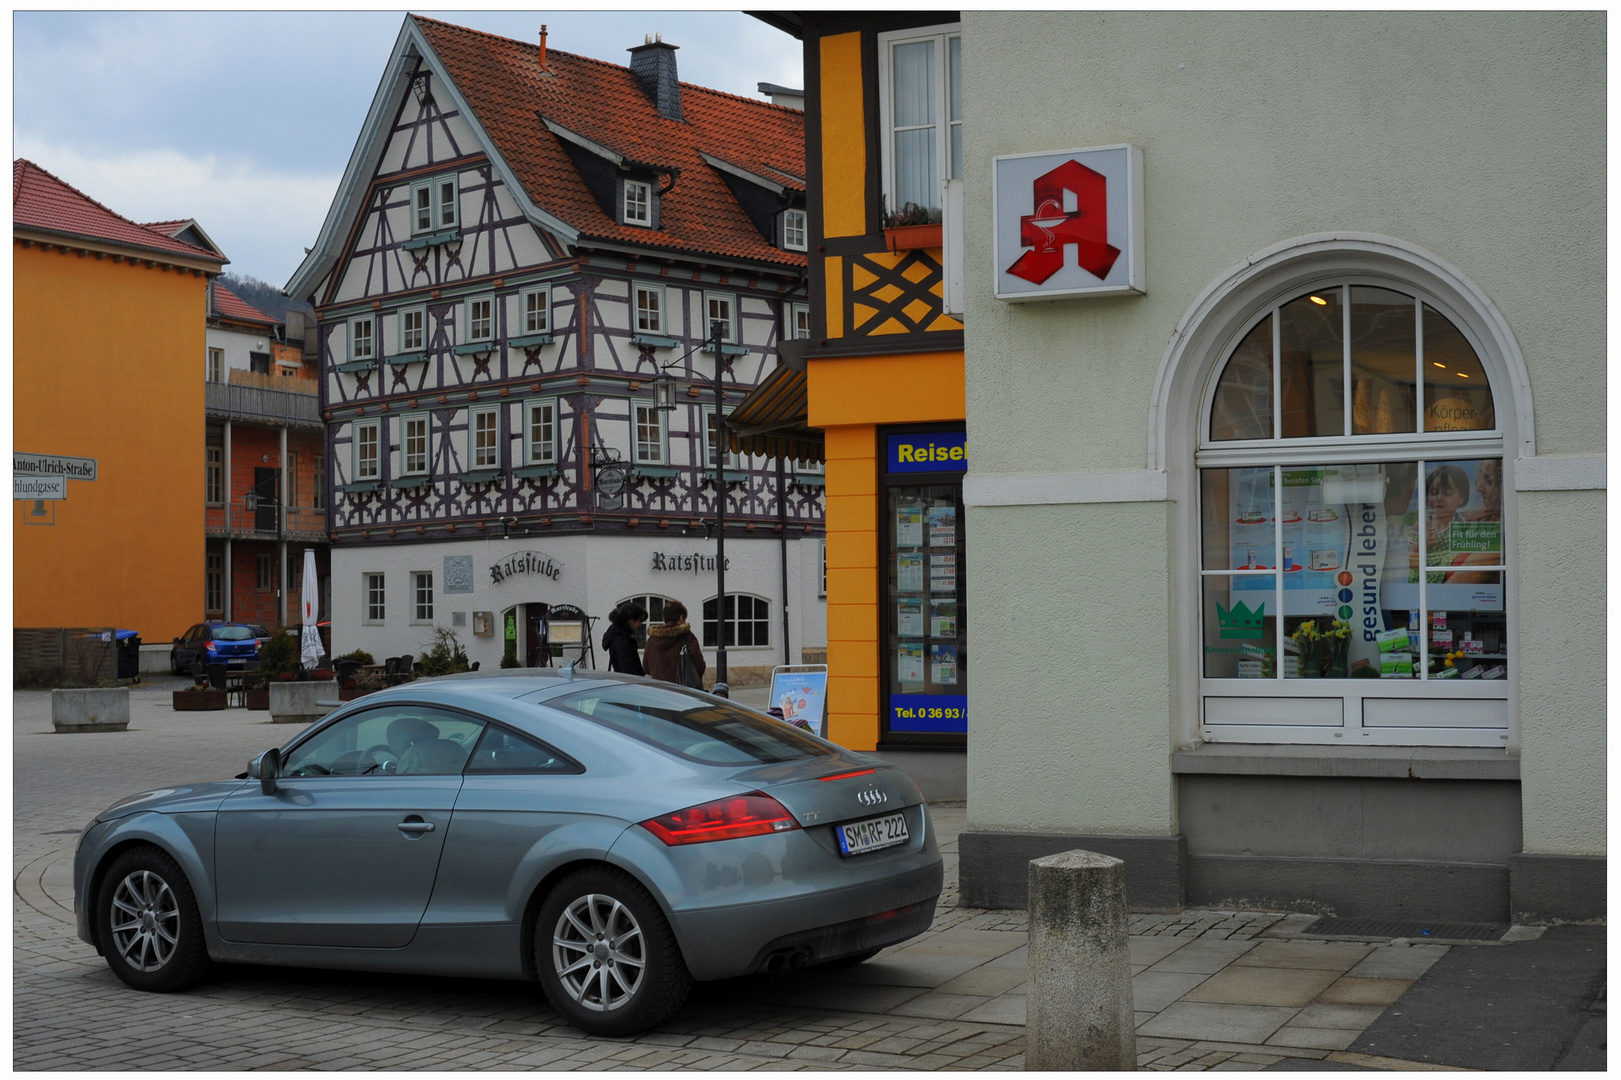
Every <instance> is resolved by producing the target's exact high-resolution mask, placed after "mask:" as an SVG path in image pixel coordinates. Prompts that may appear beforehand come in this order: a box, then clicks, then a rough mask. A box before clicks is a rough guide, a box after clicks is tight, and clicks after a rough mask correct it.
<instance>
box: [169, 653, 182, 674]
mask: <svg viewBox="0 0 1621 1080" xmlns="http://www.w3.org/2000/svg"><path fill="white" fill-rule="evenodd" d="M169 674H170V675H179V674H181V671H180V661H179V660H178V659H177V658H176V657H175V654H174V652H173V651H172V650H171V651H170V653H169Z"/></svg>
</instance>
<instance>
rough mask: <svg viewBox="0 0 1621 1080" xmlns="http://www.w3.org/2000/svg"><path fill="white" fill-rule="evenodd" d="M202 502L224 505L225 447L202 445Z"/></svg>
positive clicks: (207, 504)
mask: <svg viewBox="0 0 1621 1080" xmlns="http://www.w3.org/2000/svg"><path fill="white" fill-rule="evenodd" d="M203 503H204V505H206V506H224V505H225V447H223V446H205V447H203Z"/></svg>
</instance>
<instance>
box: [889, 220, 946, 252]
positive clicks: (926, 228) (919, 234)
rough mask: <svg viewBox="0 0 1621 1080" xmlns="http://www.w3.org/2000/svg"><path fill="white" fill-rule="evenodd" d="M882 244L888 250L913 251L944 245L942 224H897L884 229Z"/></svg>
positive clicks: (943, 227)
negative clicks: (891, 227)
mask: <svg viewBox="0 0 1621 1080" xmlns="http://www.w3.org/2000/svg"><path fill="white" fill-rule="evenodd" d="M884 244H885V246H886V247H888V248H889V250H890V251H914V250H916V249H918V248H937V247H943V246H944V245H945V226H944V225H899V226H896V227H895V228H893V229H885V230H884Z"/></svg>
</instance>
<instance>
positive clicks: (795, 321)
mask: <svg viewBox="0 0 1621 1080" xmlns="http://www.w3.org/2000/svg"><path fill="white" fill-rule="evenodd" d="M783 314H784V315H786V316H787V319H786V323H785V325H784V326H783V328H782V336H783V338H784V339H786V340H788V341H801V340H803V341H808V340H810V336H811V326H810V314H811V309H810V305H809V304H801V303H798V302H797V301H796V302H793V303H790V304H787V305H785V310H784V312H783Z"/></svg>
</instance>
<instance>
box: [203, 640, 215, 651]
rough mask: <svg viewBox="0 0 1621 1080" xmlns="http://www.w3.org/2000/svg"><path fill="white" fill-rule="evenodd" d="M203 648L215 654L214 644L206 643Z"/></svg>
mask: <svg viewBox="0 0 1621 1080" xmlns="http://www.w3.org/2000/svg"><path fill="white" fill-rule="evenodd" d="M203 648H205V649H207V650H208V651H209V652H213V651H214V643H213V642H212V641H208V642H204V643H203Z"/></svg>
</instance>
